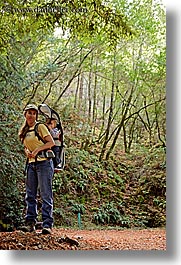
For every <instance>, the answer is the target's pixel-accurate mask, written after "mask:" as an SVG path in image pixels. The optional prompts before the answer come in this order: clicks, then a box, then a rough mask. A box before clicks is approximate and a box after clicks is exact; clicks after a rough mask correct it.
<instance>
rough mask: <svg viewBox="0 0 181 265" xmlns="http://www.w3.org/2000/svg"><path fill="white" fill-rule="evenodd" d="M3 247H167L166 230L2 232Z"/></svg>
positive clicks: (142, 248)
mask: <svg viewBox="0 0 181 265" xmlns="http://www.w3.org/2000/svg"><path fill="white" fill-rule="evenodd" d="M0 249H1V250H166V230H165V229H144V230H131V229H128V230H73V229H63V228H59V229H58V228H54V229H52V233H51V234H50V235H42V234H41V230H37V231H36V232H33V233H24V232H22V231H14V232H1V233H0Z"/></svg>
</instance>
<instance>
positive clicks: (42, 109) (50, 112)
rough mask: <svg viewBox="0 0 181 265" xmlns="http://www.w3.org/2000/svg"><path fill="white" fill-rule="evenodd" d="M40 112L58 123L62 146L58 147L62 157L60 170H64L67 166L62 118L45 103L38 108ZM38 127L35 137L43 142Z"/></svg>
mask: <svg viewBox="0 0 181 265" xmlns="http://www.w3.org/2000/svg"><path fill="white" fill-rule="evenodd" d="M38 111H39V114H41V115H43V116H44V117H45V118H46V119H56V121H57V129H58V130H59V131H60V136H59V140H60V142H61V145H60V146H58V148H59V156H60V157H59V158H60V163H59V168H61V169H64V166H65V151H64V134H63V128H62V123H61V120H60V116H59V114H58V113H57V112H56V111H55V110H53V109H52V108H51V107H49V106H48V105H47V104H45V103H42V104H40V105H39V106H38ZM37 125H38V123H37ZM37 125H36V126H35V135H36V136H37V137H38V139H39V140H41V141H42V139H41V137H40V135H39V134H38V128H37V127H38V126H37Z"/></svg>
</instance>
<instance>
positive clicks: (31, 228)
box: [20, 223, 35, 232]
mask: <svg viewBox="0 0 181 265" xmlns="http://www.w3.org/2000/svg"><path fill="white" fill-rule="evenodd" d="M20 230H21V231H23V232H34V231H35V225H34V223H32V224H27V225H24V226H22V227H20Z"/></svg>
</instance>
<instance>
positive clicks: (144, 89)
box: [0, 0, 166, 231]
mask: <svg viewBox="0 0 181 265" xmlns="http://www.w3.org/2000/svg"><path fill="white" fill-rule="evenodd" d="M165 21H166V15H165V8H164V6H163V5H162V3H159V2H157V1H156V2H152V1H148V0H143V1H139V0H133V1H127V0H121V1H118V0H109V1H106V2H105V1H101V0H95V1H92V0H84V1H78V0H73V1H41V3H40V2H39V1H37V0H33V1H13V2H12V1H5V2H3V3H1V4H0V26H1V27H0V28H1V36H0V61H1V63H0V69H1V71H0V76H1V78H0V92H1V93H0V97H1V112H0V150H1V152H0V163H1V168H0V189H1V194H0V231H2V230H5V231H6V230H8V231H10V230H12V229H15V228H17V227H18V226H19V225H20V224H21V223H22V222H23V220H24V212H25V211H24V210H25V203H24V196H25V185H24V182H25V176H24V166H25V161H26V158H25V156H24V151H23V146H22V144H21V143H20V141H19V139H18V130H19V128H20V126H21V124H22V123H23V121H24V117H23V108H24V106H25V105H26V104H28V103H34V104H37V105H38V104H40V103H47V104H48V105H49V106H51V107H52V108H54V109H55V110H56V111H57V112H58V113H59V114H60V117H61V120H62V125H63V128H64V141H65V152H66V165H65V169H64V171H62V172H60V173H59V174H55V175H54V179H53V191H54V217H55V226H71V227H75V226H76V227H79V228H81V227H85V228H90V227H92V226H93V227H94V226H102V227H105V226H118V227H120V228H130V227H161V226H165V225H166V89H165V87H166V40H165V39H166V22H165ZM39 119H40V120H41V119H42V117H41V115H39ZM38 207H41V201H40V200H39V198H38ZM39 218H41V217H39Z"/></svg>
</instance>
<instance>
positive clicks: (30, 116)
mask: <svg viewBox="0 0 181 265" xmlns="http://www.w3.org/2000/svg"><path fill="white" fill-rule="evenodd" d="M25 118H26V121H27V123H28V125H29V126H33V125H34V124H35V121H36V118H37V111H36V110H34V109H29V110H27V111H26V113H25Z"/></svg>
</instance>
